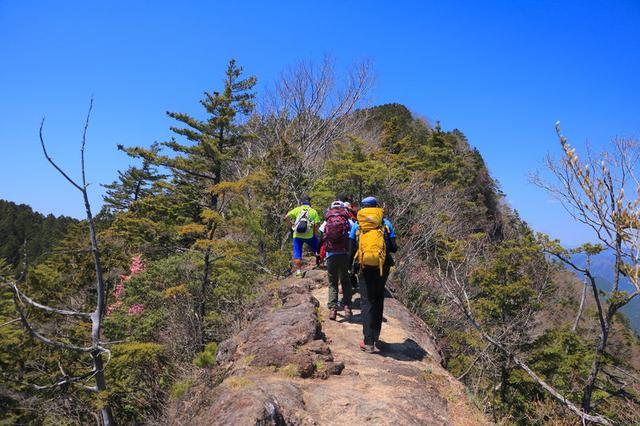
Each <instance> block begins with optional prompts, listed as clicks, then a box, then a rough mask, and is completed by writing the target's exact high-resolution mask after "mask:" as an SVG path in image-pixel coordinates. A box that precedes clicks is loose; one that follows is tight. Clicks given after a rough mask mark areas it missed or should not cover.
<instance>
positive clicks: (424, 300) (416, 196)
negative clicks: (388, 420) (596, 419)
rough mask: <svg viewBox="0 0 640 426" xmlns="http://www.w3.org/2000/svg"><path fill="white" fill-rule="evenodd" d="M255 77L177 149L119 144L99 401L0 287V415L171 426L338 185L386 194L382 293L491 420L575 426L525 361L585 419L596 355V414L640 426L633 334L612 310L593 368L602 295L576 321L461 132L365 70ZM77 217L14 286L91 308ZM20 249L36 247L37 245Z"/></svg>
mask: <svg viewBox="0 0 640 426" xmlns="http://www.w3.org/2000/svg"><path fill="white" fill-rule="evenodd" d="M255 84H256V79H255V78H254V77H247V76H246V75H245V74H244V73H243V71H242V68H240V67H239V66H238V65H237V64H236V63H235V62H234V61H231V62H230V64H229V67H228V69H227V70H226V73H225V77H224V80H223V84H222V85H219V84H216V85H215V86H214V87H213V90H212V91H210V92H206V93H205V94H204V98H203V99H202V101H201V105H202V107H203V110H202V111H201V114H199V115H197V117H193V116H190V115H188V114H184V113H180V112H168V115H169V116H170V117H171V118H173V119H174V127H172V128H171V130H172V131H173V132H174V134H175V137H174V138H172V139H171V140H169V141H165V142H161V143H159V144H154V145H150V146H148V147H147V146H140V147H122V146H121V147H119V148H120V149H121V150H122V151H123V152H125V153H126V154H128V155H129V156H131V157H132V158H134V159H135V161H137V164H138V165H136V166H132V167H131V168H130V169H128V170H127V171H125V172H121V173H120V177H119V179H118V180H117V181H116V182H113V183H112V184H110V185H108V195H107V197H106V198H105V206H104V209H103V210H102V212H101V213H100V214H99V215H98V216H97V218H96V220H95V224H96V232H97V240H98V242H99V249H100V253H101V256H102V257H101V259H102V269H103V270H104V271H105V281H106V305H105V308H104V324H103V332H102V337H101V341H103V342H104V346H105V347H108V349H109V353H106V352H105V354H104V358H105V365H106V366H105V369H104V373H105V376H106V377H105V379H106V389H107V390H106V391H101V392H97V393H96V392H89V391H87V390H86V389H84V388H83V386H82V385H83V384H89V385H90V384H92V382H91V380H93V379H94V377H93V376H92V375H90V374H89V375H86V373H87V371H89V372H90V371H91V369H90V368H91V367H90V366H89V365H88V358H87V356H86V354H83V353H77V352H73V351H65V350H56V349H55V348H52V347H51V345H47V344H45V343H43V342H42V341H41V340H39V339H37V338H34V337H33V335H30V334H29V333H27V332H26V331H25V329H24V327H22V325H21V323H20V322H19V321H15V320H16V318H17V314H16V309H15V307H14V302H13V300H12V291H11V289H10V288H9V287H2V295H3V298H2V299H1V301H0V323H1V324H4V325H3V326H2V327H1V328H0V370H2V372H3V373H2V374H3V384H2V385H1V386H0V406H1V407H2V412H3V413H6V415H5V419H6V420H5V421H6V422H7V423H16V424H23V423H36V424H39V423H47V424H62V423H74V424H86V423H90V422H95V421H96V420H95V419H96V418H95V413H96V412H97V411H98V410H99V409H100V408H104V407H106V406H108V407H109V408H110V409H111V410H112V411H113V415H114V417H115V418H116V419H117V421H118V423H121V424H139V423H144V422H149V423H154V424H155V423H156V422H162V421H165V420H166V418H167V417H166V416H167V413H166V411H165V410H166V407H167V406H168V402H170V401H176V400H179V399H180V398H181V397H182V396H183V395H185V394H186V393H187V392H188V391H189V390H190V389H191V388H192V387H193V386H194V382H193V380H192V378H193V377H195V376H198V375H199V373H202V372H203V371H206V372H209V371H213V370H210V369H211V368H212V367H214V366H215V365H216V353H217V345H218V344H219V343H220V342H223V341H225V340H226V339H228V338H229V337H231V336H233V335H234V334H235V333H237V332H238V330H240V329H241V328H242V326H243V325H244V324H246V322H247V321H250V320H255V318H254V317H253V316H252V315H255V312H256V309H254V308H255V305H254V303H255V302H256V300H264V299H260V298H263V297H264V296H265V294H266V295H269V294H271V293H273V291H274V289H273V288H272V287H270V285H269V283H272V282H274V280H276V279H280V278H282V277H284V276H285V275H287V274H288V273H289V257H290V248H291V243H290V239H289V229H288V227H287V226H286V224H284V223H283V222H282V220H281V217H282V215H283V214H284V213H285V212H286V211H288V210H289V209H290V208H292V207H293V206H295V205H296V204H297V203H298V200H299V199H300V198H301V197H302V196H303V195H305V194H309V195H310V196H311V198H312V204H313V206H314V207H315V208H316V209H317V210H318V211H324V209H325V208H326V206H328V204H329V203H330V202H331V201H332V200H333V199H334V197H335V196H336V194H337V193H347V194H351V195H352V196H353V197H354V199H356V200H357V199H360V198H361V197H363V196H366V195H376V196H377V197H378V199H379V200H381V201H383V202H384V208H385V214H386V215H387V216H388V217H389V218H390V219H391V220H392V221H393V223H394V225H395V228H396V231H397V233H398V242H399V246H400V250H399V253H398V255H397V258H396V262H397V265H396V270H395V273H394V275H393V279H392V281H391V282H390V283H389V287H390V290H391V292H392V293H393V295H394V296H395V297H396V298H397V299H398V300H399V301H401V302H403V303H404V304H405V305H406V306H407V307H408V308H409V309H410V310H411V311H412V312H414V313H415V314H416V315H418V316H419V317H420V318H421V319H422V320H424V321H425V322H426V323H427V324H428V325H429V327H430V328H431V330H432V332H433V334H434V336H435V339H436V340H437V342H438V345H439V349H440V351H441V358H442V363H443V365H444V366H445V367H446V368H447V369H448V370H449V372H450V373H451V374H452V375H453V376H454V377H457V378H458V379H459V380H460V381H462V383H464V385H465V386H466V388H467V390H468V394H469V395H471V397H472V399H473V401H474V402H475V404H476V406H477V407H479V408H480V409H481V410H483V411H484V412H485V413H486V414H487V416H488V417H489V418H491V419H493V420H494V421H495V422H498V423H500V422H502V423H506V424H576V423H577V422H579V418H578V417H576V411H575V410H574V411H572V410H571V409H570V408H568V406H567V404H564V403H559V402H558V401H557V399H558V398H556V397H553V396H552V395H551V393H550V392H549V391H548V390H545V388H544V387H542V386H541V385H540V383H539V382H538V381H536V380H535V379H534V378H532V376H531V375H530V374H527V372H526V371H525V370H524V369H523V367H522V364H525V365H526V366H528V367H529V368H530V369H531V370H533V371H534V372H535V373H536V374H537V376H538V377H539V378H540V379H541V380H543V381H544V382H545V383H547V384H548V385H549V386H551V387H553V389H555V390H556V391H557V392H559V393H561V394H562V395H563V396H564V397H566V398H568V400H569V401H570V402H572V403H573V404H574V405H575V406H577V407H582V406H583V404H582V405H581V400H582V399H583V393H584V389H585V383H587V378H588V376H589V372H590V369H591V367H592V364H593V360H594V357H598V362H599V365H601V370H599V374H598V375H597V377H596V378H595V382H594V383H595V387H594V391H593V395H592V396H591V398H590V401H589V405H588V408H589V410H590V411H591V413H592V414H594V415H598V416H600V415H601V416H606V417H607V418H608V419H610V420H609V421H611V422H615V423H619V424H634V423H636V424H637V423H639V422H640V406H639V405H638V400H637V398H638V395H639V392H640V390H639V389H638V382H637V381H636V379H635V377H637V376H638V374H639V372H638V368H639V367H640V366H638V365H637V362H638V361H637V356H636V355H637V353H638V348H639V347H640V345H639V342H638V339H637V337H636V336H635V335H634V334H633V333H632V332H631V331H630V329H629V327H628V325H627V322H626V321H625V320H624V319H623V317H621V316H620V315H618V314H616V315H615V316H613V317H612V322H613V325H612V329H611V333H610V334H611V338H610V339H611V342H610V344H609V345H608V346H607V348H606V353H604V354H603V355H602V360H601V363H600V355H594V347H595V346H596V345H597V343H598V339H599V337H598V319H597V310H596V307H595V305H594V301H593V300H592V299H588V300H587V303H586V305H585V307H584V311H583V313H582V315H581V318H580V321H579V322H578V325H577V327H573V324H574V320H575V316H576V313H577V311H578V307H579V305H580V297H581V292H582V287H581V285H580V282H579V281H577V280H576V278H575V276H574V275H572V274H569V273H568V272H567V271H566V270H565V268H564V267H563V266H562V265H561V264H559V263H557V262H552V261H551V260H550V258H549V256H548V255H546V254H545V252H546V250H547V249H548V247H549V246H550V242H549V240H548V239H546V238H545V237H544V236H539V235H536V234H535V233H534V231H533V230H532V229H531V228H530V227H529V226H528V225H527V224H526V223H525V222H524V221H522V220H521V219H520V218H519V217H518V215H517V213H516V212H514V211H513V210H512V209H510V208H509V207H508V205H507V204H506V202H505V200H504V195H503V194H502V193H501V191H500V189H499V187H498V185H497V183H496V181H495V180H494V179H493V178H492V177H491V175H490V173H489V171H488V170H487V167H486V165H485V163H484V161H483V158H482V156H481V154H480V153H479V152H478V150H477V149H475V148H473V147H472V146H471V145H470V143H469V141H468V140H467V138H466V137H465V135H464V133H463V132H462V131H460V130H458V129H452V130H444V129H443V127H442V126H441V124H440V123H438V122H436V123H429V122H428V121H426V120H424V119H421V118H418V117H416V116H415V115H414V114H413V113H412V112H411V111H409V110H408V109H407V108H406V107H405V106H403V105H400V104H387V105H380V106H375V107H372V108H369V107H366V106H364V105H362V99H364V96H365V94H366V91H367V88H368V87H369V85H370V76H369V70H368V69H367V68H366V67H364V66H356V67H354V68H353V69H352V70H351V71H350V73H349V74H348V76H347V77H346V78H339V77H337V76H335V75H334V73H333V70H332V68H331V67H330V65H329V64H328V63H323V64H320V65H319V66H314V65H312V64H308V63H301V64H299V65H298V66H297V67H293V68H291V69H290V70H289V71H287V72H286V73H284V74H283V76H282V80H281V81H279V82H278V83H277V84H275V86H274V87H272V89H270V90H269V91H267V93H260V94H256V93H255ZM256 96H258V98H257V99H256ZM194 101H195V100H194ZM256 104H259V105H260V108H259V109H258V108H256ZM447 124H448V123H447ZM89 143H90V142H89ZM70 155H72V154H70ZM73 155H75V153H74V154H73ZM79 202H81V200H80V199H79ZM43 220H44V219H43ZM2 222H3V224H4V223H5V222H6V221H5V216H4V214H3V215H2ZM29 223H30V225H29V228H28V229H26V230H25V231H21V232H22V233H21V234H16V235H17V236H19V237H20V238H22V237H23V236H24V235H36V234H37V235H40V231H39V230H41V229H42V228H38V227H37V223H38V222H37V220H33V221H31V222H29ZM31 223H36V226H35V227H34V226H33V225H31ZM81 225H82V226H67V227H65V228H58V229H62V231H61V234H62V235H63V236H62V238H52V237H51V238H47V239H46V241H47V242H49V243H52V244H54V248H56V249H58V250H56V251H53V252H51V253H48V254H47V255H46V256H43V258H42V260H41V261H40V262H38V263H37V264H31V265H30V266H29V269H28V271H27V273H26V274H23V276H22V278H21V281H20V282H19V283H18V284H19V287H20V289H21V290H22V291H23V292H24V293H25V294H28V295H29V296H30V297H31V298H33V299H34V300H36V301H39V302H42V303H46V304H47V305H49V306H57V307H61V308H65V309H74V310H77V311H81V312H91V311H93V309H95V305H96V290H95V285H94V283H95V265H94V259H93V258H92V255H91V253H90V252H87V251H86V248H87V246H88V243H87V242H88V238H89V233H88V231H87V223H86V221H85V222H82V223H81ZM25 226H26V225H25ZM52 235H53V234H52ZM55 235H58V234H55ZM12 238H13V237H12ZM16 238H17V237H16ZM16 238H14V240H15V241H16V242H15V243H12V245H10V246H9V245H7V248H6V249H4V250H5V251H3V252H2V253H3V256H4V257H5V259H6V262H7V264H8V265H9V266H13V265H17V262H18V259H19V257H20V254H19V253H20V245H21V244H22V241H21V240H20V238H17V239H16ZM27 249H28V251H30V253H31V256H39V255H40V254H41V253H44V250H40V251H38V250H37V249H31V248H30V247H29V239H27ZM11 272H12V271H10V270H9V268H7V270H6V271H5V275H6V276H7V277H10V276H13V275H12V273H11ZM462 302H464V303H462ZM603 303H607V302H606V301H604V302H603ZM24 309H25V310H26V314H27V315H26V316H28V320H29V321H30V322H31V323H32V324H36V327H37V330H39V331H42V332H46V333H48V335H49V336H52V338H55V339H56V340H57V341H61V342H65V343H76V342H81V341H85V340H86V339H88V338H89V337H90V332H91V330H90V327H88V321H87V320H86V319H84V318H82V317H75V316H64V317H63V320H62V321H61V320H60V317H59V316H56V315H55V314H52V313H47V312H41V311H39V310H37V309H35V308H30V307H28V306H25V308H24ZM257 312H259V310H258V311H257ZM383 328H384V325H383ZM357 343H358V342H357V341H354V342H353V344H354V345H357ZM83 374H85V376H84V377H83ZM69 377H83V379H82V380H78V381H76V382H73V383H71V382H70V381H69V380H67V378H69ZM58 382H61V383H62V385H61V386H57V385H56V383H58ZM217 384H219V383H216V382H215V380H213V381H212V382H211V383H210V384H209V385H210V386H215V385H217ZM36 387H40V388H42V389H40V390H38V389H36ZM398 392H400V393H402V392H403V391H402V389H398ZM576 410H578V411H580V408H576Z"/></svg>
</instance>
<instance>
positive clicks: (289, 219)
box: [282, 209, 297, 227]
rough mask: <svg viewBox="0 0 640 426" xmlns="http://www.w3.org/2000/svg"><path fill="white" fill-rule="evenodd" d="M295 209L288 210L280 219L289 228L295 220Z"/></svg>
mask: <svg viewBox="0 0 640 426" xmlns="http://www.w3.org/2000/svg"><path fill="white" fill-rule="evenodd" d="M295 211H296V209H293V210H289V211H288V212H287V214H285V215H284V216H283V217H282V220H284V221H285V222H286V223H287V225H288V226H289V227H291V226H293V221H294V220H295V218H296V216H297V213H295Z"/></svg>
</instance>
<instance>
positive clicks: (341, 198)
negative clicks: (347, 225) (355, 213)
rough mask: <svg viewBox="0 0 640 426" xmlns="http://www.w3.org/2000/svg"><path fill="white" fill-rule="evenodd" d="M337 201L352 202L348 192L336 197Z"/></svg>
mask: <svg viewBox="0 0 640 426" xmlns="http://www.w3.org/2000/svg"><path fill="white" fill-rule="evenodd" d="M336 200H338V201H342V202H343V203H344V202H351V197H350V196H349V195H348V194H347V193H346V192H341V193H339V194H338V195H337V196H336Z"/></svg>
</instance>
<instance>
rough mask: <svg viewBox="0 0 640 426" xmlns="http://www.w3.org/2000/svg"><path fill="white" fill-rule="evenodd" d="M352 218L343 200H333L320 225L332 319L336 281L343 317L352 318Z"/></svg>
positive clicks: (336, 294)
mask: <svg viewBox="0 0 640 426" xmlns="http://www.w3.org/2000/svg"><path fill="white" fill-rule="evenodd" d="M351 226H352V222H351V221H350V218H349V213H348V212H347V209H346V208H345V206H344V204H343V203H342V202H341V201H339V200H336V201H334V202H333V203H331V207H330V208H329V209H328V210H327V211H326V212H325V216H324V222H323V223H322V225H320V228H319V230H320V232H321V233H322V244H323V245H324V247H325V256H326V263H327V275H328V278H329V303H328V307H329V319H330V320H333V321H335V319H336V316H337V313H338V308H339V307H340V306H339V303H338V293H339V292H338V285H340V286H342V294H343V299H342V305H343V307H344V317H345V318H347V319H348V318H351V314H352V312H351V280H350V279H349V269H350V268H349V265H350V262H349V260H350V257H349V232H350V231H351Z"/></svg>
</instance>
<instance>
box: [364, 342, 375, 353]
mask: <svg viewBox="0 0 640 426" xmlns="http://www.w3.org/2000/svg"><path fill="white" fill-rule="evenodd" d="M360 350H361V351H362V352H366V353H368V354H372V353H373V351H374V350H375V349H374V347H373V345H365V343H364V340H361V341H360Z"/></svg>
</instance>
